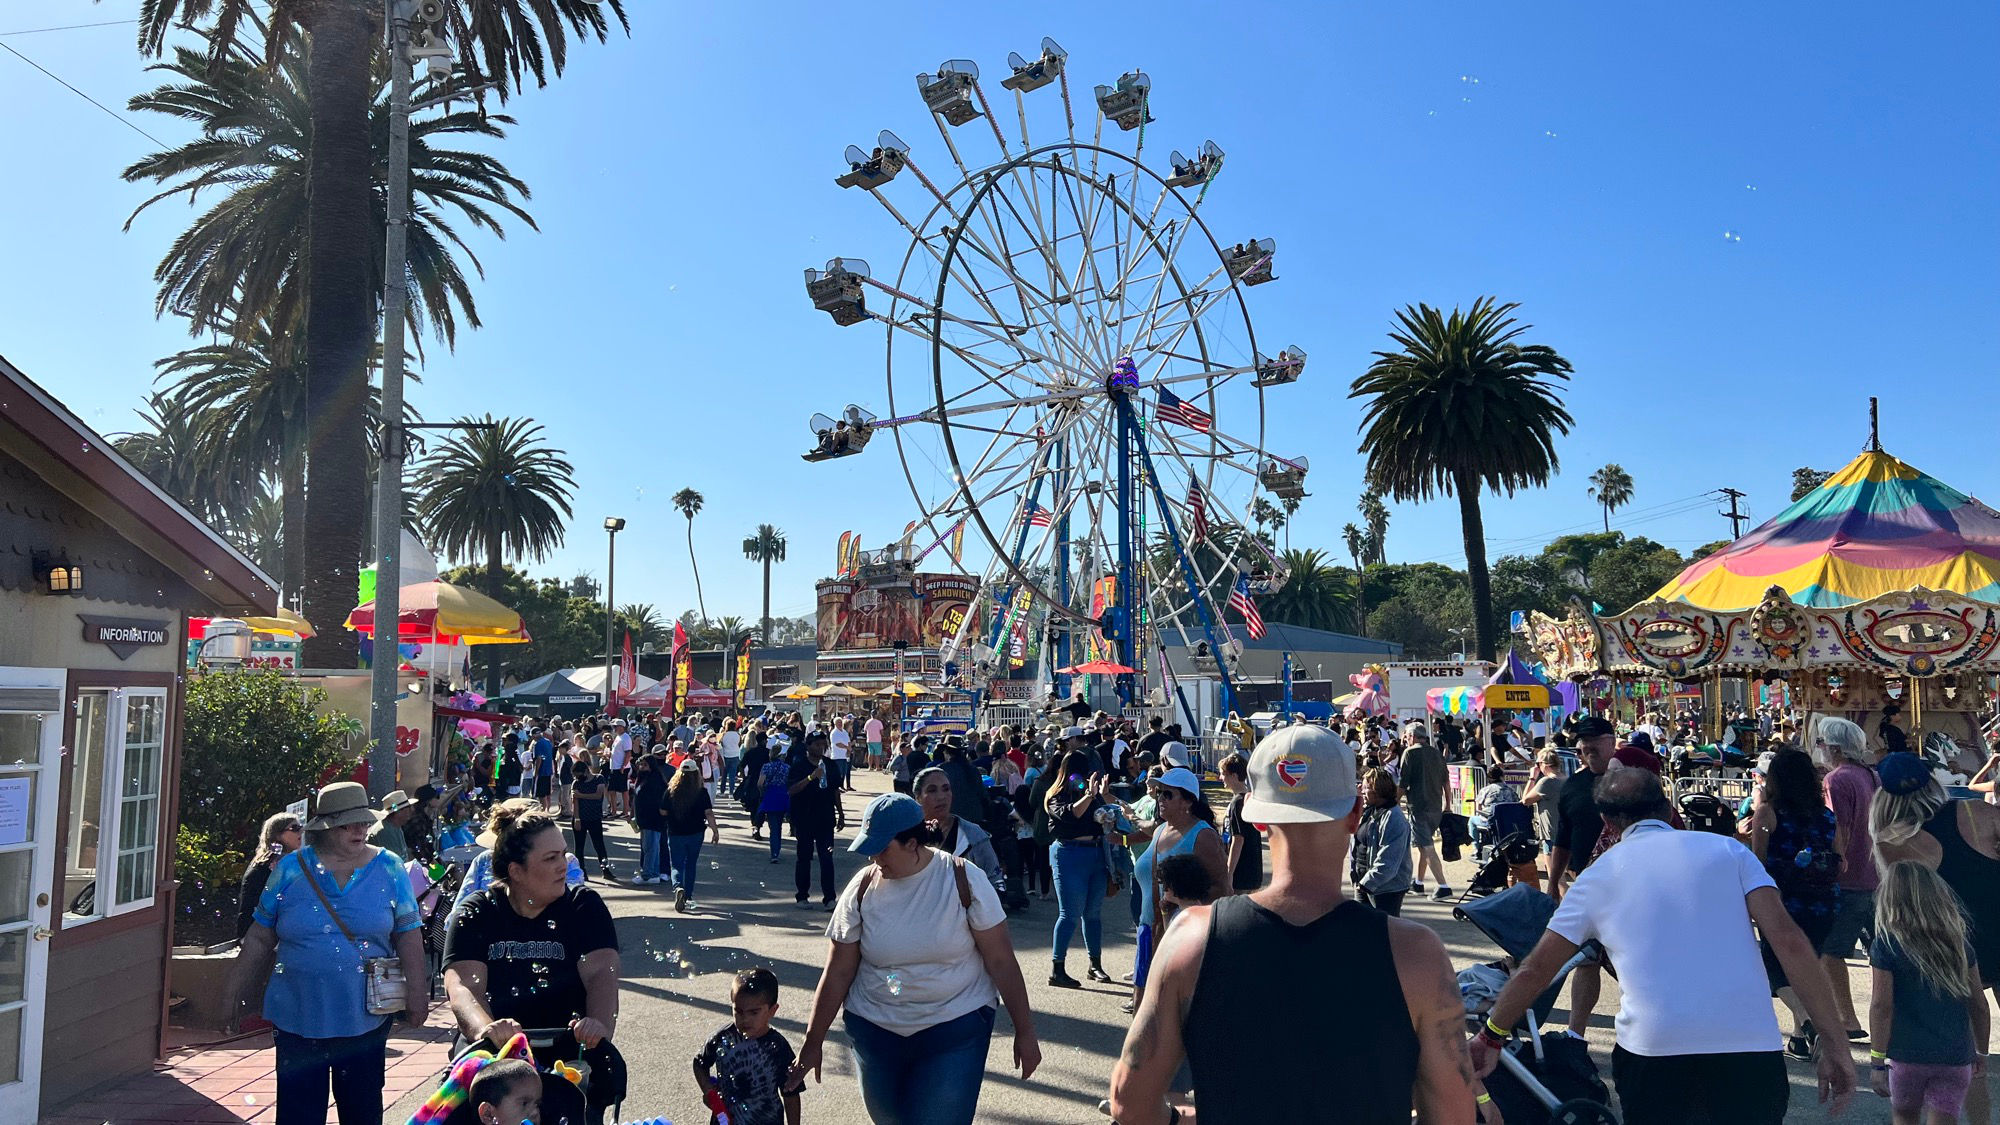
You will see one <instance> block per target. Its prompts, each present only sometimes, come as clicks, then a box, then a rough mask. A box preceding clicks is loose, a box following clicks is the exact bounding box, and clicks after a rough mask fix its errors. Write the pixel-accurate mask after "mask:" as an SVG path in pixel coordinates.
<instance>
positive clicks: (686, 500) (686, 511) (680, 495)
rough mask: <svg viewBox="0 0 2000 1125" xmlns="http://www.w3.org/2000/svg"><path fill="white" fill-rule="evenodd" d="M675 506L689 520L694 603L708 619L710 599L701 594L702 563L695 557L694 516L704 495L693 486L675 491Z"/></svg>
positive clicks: (689, 546)
mask: <svg viewBox="0 0 2000 1125" xmlns="http://www.w3.org/2000/svg"><path fill="white" fill-rule="evenodd" d="M672 503H673V505H674V507H675V508H676V509H677V510H678V511H679V512H680V514H681V515H684V516H686V517H687V521H688V566H689V567H691V568H693V570H694V604H695V605H697V606H700V607H701V619H702V620H703V621H706V620H708V599H707V598H704V597H702V596H701V564H700V563H698V562H696V561H695V558H694V517H695V516H696V515H698V514H700V512H701V505H702V496H701V493H699V492H696V491H695V490H694V489H692V488H683V489H681V490H680V491H679V492H676V493H674V498H673V501H672Z"/></svg>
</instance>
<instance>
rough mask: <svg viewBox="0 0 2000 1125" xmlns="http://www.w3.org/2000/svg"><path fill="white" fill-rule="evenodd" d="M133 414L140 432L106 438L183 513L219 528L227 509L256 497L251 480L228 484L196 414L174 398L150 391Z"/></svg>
mask: <svg viewBox="0 0 2000 1125" xmlns="http://www.w3.org/2000/svg"><path fill="white" fill-rule="evenodd" d="M138 414H139V421H140V423H141V428H140V429H137V430H133V431H131V432H129V433H118V434H111V435H110V438H111V445H112V447H113V448H115V449H117V450H118V453H119V456H121V457H123V458H125V459H126V460H127V461H130V462H131V463H132V467H133V468H135V469H138V470H139V471H140V472H142V473H144V474H146V476H148V477H149V478H151V479H152V481H153V483H154V484H157V485H159V486H160V488H161V489H162V490H163V491H164V492H166V493H167V495H169V496H172V497H173V498H174V499H176V500H178V501H180V502H181V505H182V506H183V507H185V508H187V510H188V511H190V512H193V513H194V514H195V515H197V516H199V517H200V518H201V519H202V520H203V521H205V522H207V523H209V524H210V525H213V526H217V527H220V526H222V524H223V522H224V518H225V517H226V516H227V515H228V514H229V513H230V511H231V510H232V509H236V508H240V507H245V506H247V505H249V504H250V503H251V502H252V501H253V500H254V499H255V496H256V491H257V490H256V488H255V482H254V481H252V482H248V483H246V482H244V481H240V480H232V479H231V478H230V476H229V474H228V473H227V472H226V471H225V470H223V469H222V468H221V467H219V466H218V465H217V464H216V462H215V460H214V459H213V457H212V456H210V452H209V450H208V449H207V448H205V447H204V445H203V444H202V438H201V431H202V418H201V415H200V414H199V413H198V412H196V411H193V410H190V409H188V407H187V404H186V403H185V402H183V401H182V400H181V399H180V398H179V397H178V396H176V395H173V394H167V393H161V392H158V391H155V392H154V393H152V394H150V395H147V396H146V404H145V406H143V407H141V408H140V409H139V411H138Z"/></svg>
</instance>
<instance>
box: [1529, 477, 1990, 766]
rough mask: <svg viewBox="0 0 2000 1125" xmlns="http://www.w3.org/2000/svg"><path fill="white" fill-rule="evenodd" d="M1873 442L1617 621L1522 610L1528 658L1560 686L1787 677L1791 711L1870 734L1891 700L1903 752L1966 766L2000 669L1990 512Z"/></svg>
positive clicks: (1580, 612) (1576, 609) (1578, 612)
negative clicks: (1903, 736)
mask: <svg viewBox="0 0 2000 1125" xmlns="http://www.w3.org/2000/svg"><path fill="white" fill-rule="evenodd" d="M1871 446H1872V447H1871V448H1870V449H1868V450H1867V451H1866V452H1864V453H1862V454H1861V455H1860V456H1859V457H1856V458H1855V459H1854V460H1853V461H1851V462H1849V463H1848V464H1847V465H1846V467H1844V468H1842V469H1841V470H1840V471H1839V472H1837V473H1835V474H1834V475H1833V476H1832V477H1830V478H1828V479H1827V481H1826V483H1824V484H1822V485H1820V486H1819V487H1818V488H1816V489H1814V490H1813V491H1812V492H1810V493H1807V494H1806V495H1805V496H1804V497H1802V498H1800V499H1799V500H1798V501H1797V502H1795V503H1793V504H1792V505H1791V506H1790V507H1788V508H1786V509H1785V510H1784V511H1782V512H1780V513H1778V514H1777V515H1776V516H1775V517H1773V518H1772V519H1770V520H1769V521H1767V522H1766V523H1764V524H1763V525H1761V526H1759V527H1757V528H1756V529H1755V530H1753V531H1751V532H1750V533H1749V534H1747V535H1745V536H1743V537H1742V538H1741V539H1738V540H1736V541H1735V542H1734V543H1731V544H1730V545H1729V546H1728V547H1726V548H1724V549H1722V550H1720V551H1717V552H1716V553H1714V554H1712V555H1709V556H1707V557H1706V558H1703V559H1701V560H1699V561H1697V562H1695V563H1694V564H1693V565H1691V566H1689V567H1688V568H1687V569H1686V570H1684V571H1682V572H1681V573H1680V575H1678V576H1677V577H1676V578H1675V579H1674V580H1673V581H1671V582H1669V583H1667V584H1666V585H1665V586H1663V587H1661V588H1660V590H1659V591H1658V592H1657V593H1655V594H1654V595H1653V596H1652V597H1651V598H1649V599H1647V600H1646V601H1644V602H1641V603H1639V604H1638V605H1636V606H1633V607H1632V608H1630V609H1628V610H1626V611H1625V612H1623V613H1617V614H1603V615H1592V614H1590V613H1588V612H1586V611H1585V610H1584V608H1583V607H1582V606H1581V605H1575V604H1573V605H1572V606H1571V607H1570V610H1569V613H1568V614H1567V615H1566V616H1565V617H1564V618H1562V619H1554V618H1550V617H1547V616H1544V615H1541V614H1534V615H1531V618H1530V621H1529V625H1528V630H1529V634H1530V636H1531V638H1532V644H1533V647H1534V650H1535V652H1536V654H1537V655H1538V656H1539V657H1540V658H1541V659H1542V660H1544V661H1545V662H1546V663H1547V664H1548V665H1549V666H1550V667H1551V668H1552V669H1556V670H1557V671H1558V672H1559V673H1560V674H1562V675H1565V676H1568V677H1571V678H1576V679H1589V678H1591V677H1595V676H1598V675H1601V674H1610V675H1612V676H1614V677H1619V676H1629V677H1639V676H1643V677H1667V678H1671V679H1676V680H1683V681H1695V682H1698V683H1700V684H1702V685H1704V686H1713V687H1716V688H1717V691H1718V695H1719V685H1720V681H1721V680H1722V679H1723V678H1725V677H1741V678H1744V679H1755V680H1763V681H1765V682H1767V683H1769V682H1771V681H1774V680H1782V681H1784V684H1785V688H1786V689H1787V691H1788V692H1789V698H1790V699H1791V700H1792V702H1793V703H1794V704H1795V705H1797V706H1799V707H1802V708H1804V709H1805V710H1807V711H1809V712H1818V713H1822V714H1832V715H1841V716H1844V717H1846V718H1850V719H1853V720H1855V721H1857V722H1861V723H1862V724H1863V726H1864V728H1865V729H1867V730H1868V731H1869V733H1870V734H1871V736H1872V735H1874V733H1875V730H1876V722H1875V721H1874V717H1875V716H1877V715H1879V714H1880V713H1881V711H1882V708H1883V707H1884V706H1885V705H1887V704H1890V703H1894V704H1897V705H1899V706H1900V707H1901V708H1902V710H1903V712H1904V716H1905V718H1906V724H1905V725H1906V729H1908V730H1909V731H1910V733H1911V741H1912V742H1913V743H1918V742H1920V740H1921V739H1922V738H1923V737H1924V736H1930V738H1931V739H1932V741H1931V742H1930V743H1929V746H1930V748H1931V750H1932V751H1933V753H1934V754H1936V755H1938V756H1940V757H1950V756H1952V751H1953V750H1954V749H1955V751H1956V754H1957V756H1958V757H1959V759H1960V760H1961V761H1963V760H1964V759H1966V758H1976V757H1977V756H1978V755H1979V751H1978V749H1977V748H1978V745H1979V739H1978V732H1979V724H1980V721H1981V719H1982V717H1983V716H1984V714H1986V713H1988V712H1989V711H1990V710H1991V697H1990V691H1989V689H1990V687H1991V682H1992V676H1993V673H1995V672H1996V671H2000V513H1996V512H1995V511H1994V510H1993V509H1992V508H1989V507H1987V506H1986V505H1985V504H1983V503H1981V502H1980V501H1978V500H1975V499H1973V498H1972V497H1970V496H1967V495H1966V494H1965V493H1963V492H1960V491H1958V490H1957V489H1955V488H1952V487H1951V486H1949V485H1947V484H1944V483H1943V482H1941V481H1939V480H1937V479H1936V478H1935V477H1931V476H1928V475H1926V474H1924V473H1923V472H1920V471H1919V470H1917V469H1916V468H1914V467H1912V466H1910V465H1908V464H1906V463H1905V462H1903V461H1900V460H1898V459H1896V458H1895V457H1892V456H1890V455H1889V454H1888V453H1885V452H1883V451H1882V450H1881V448H1880V446H1879V445H1873V444H1872V443H1871ZM1719 710H1720V708H1710V709H1709V713H1710V714H1711V715H1714V714H1716V713H1717V712H1718V711H1719ZM1709 733H1710V736H1711V737H1712V736H1713V731H1712V730H1711V732H1709ZM1938 736H1944V737H1946V738H1949V739H1951V740H1952V741H1954V742H1956V743H1957V744H1958V745H1957V747H1956V748H1952V747H1948V746H1946V745H1945V744H1944V743H1943V742H1942V741H1939V740H1938Z"/></svg>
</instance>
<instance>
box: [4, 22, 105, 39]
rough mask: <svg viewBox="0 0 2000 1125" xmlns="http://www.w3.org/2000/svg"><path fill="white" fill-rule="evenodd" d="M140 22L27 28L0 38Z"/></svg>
mask: <svg viewBox="0 0 2000 1125" xmlns="http://www.w3.org/2000/svg"><path fill="white" fill-rule="evenodd" d="M138 22H139V21H138V20H99V21H98V22H96V23H66V24H64V25H62V26H61V27H26V28H22V29H21V30H19V31H0V38H5V37H7V36H10V35H40V34H42V33H43V32H45V31H78V30H81V29H83V28H86V27H123V26H126V25H128V24H135V23H138Z"/></svg>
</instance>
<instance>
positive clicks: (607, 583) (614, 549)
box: [604, 516, 625, 711]
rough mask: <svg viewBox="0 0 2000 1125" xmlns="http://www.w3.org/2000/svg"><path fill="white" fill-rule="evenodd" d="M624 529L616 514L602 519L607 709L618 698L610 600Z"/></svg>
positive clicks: (612, 614) (615, 603)
mask: <svg viewBox="0 0 2000 1125" xmlns="http://www.w3.org/2000/svg"><path fill="white" fill-rule="evenodd" d="M623 530H625V521H624V520H622V519H619V518H618V517H617V516H606V517H605V519H604V538H605V539H606V540H607V541H608V542H609V543H610V555H609V557H608V558H607V559H606V560H605V564H604V704H605V708H604V709H605V710H607V711H609V710H610V709H611V707H612V704H613V702H614V701H615V700H616V699H617V698H618V695H617V692H618V685H617V683H616V682H615V681H613V680H612V678H611V659H612V658H611V623H612V618H613V616H614V615H615V614H616V613H617V610H616V609H615V608H614V607H615V606H617V604H618V603H617V602H616V601H613V600H612V596H613V595H612V584H613V583H614V582H616V581H617V580H618V533H619V532H621V531H623Z"/></svg>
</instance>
